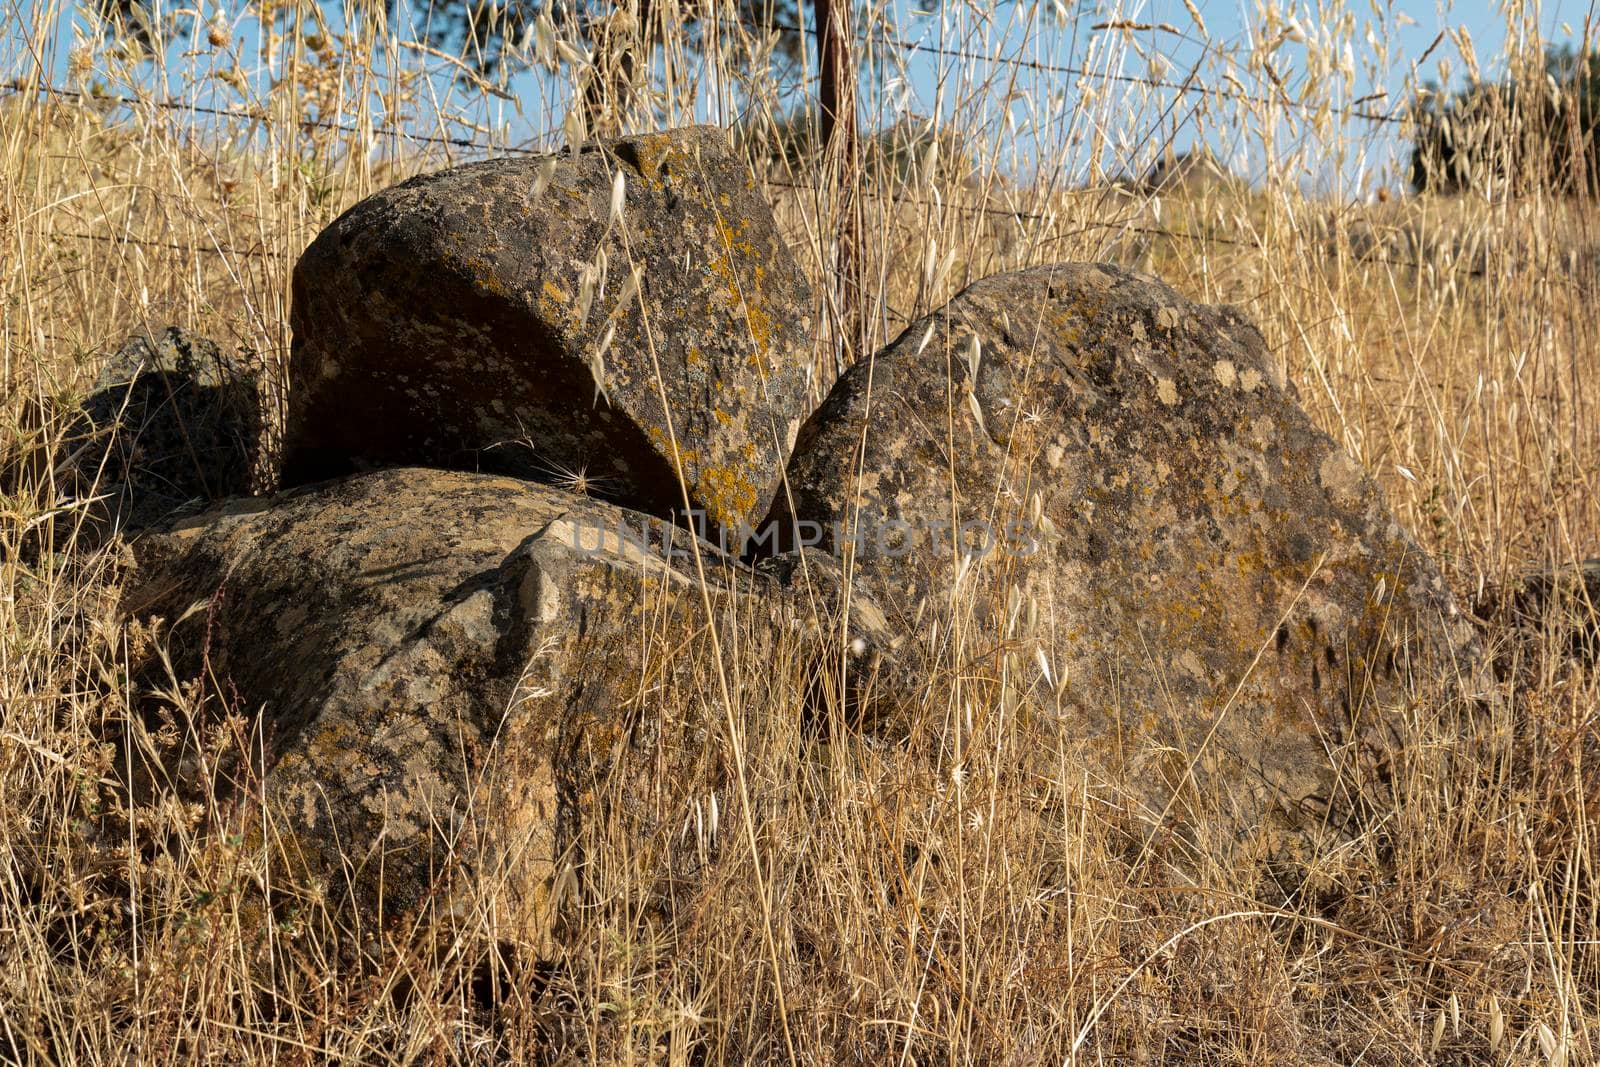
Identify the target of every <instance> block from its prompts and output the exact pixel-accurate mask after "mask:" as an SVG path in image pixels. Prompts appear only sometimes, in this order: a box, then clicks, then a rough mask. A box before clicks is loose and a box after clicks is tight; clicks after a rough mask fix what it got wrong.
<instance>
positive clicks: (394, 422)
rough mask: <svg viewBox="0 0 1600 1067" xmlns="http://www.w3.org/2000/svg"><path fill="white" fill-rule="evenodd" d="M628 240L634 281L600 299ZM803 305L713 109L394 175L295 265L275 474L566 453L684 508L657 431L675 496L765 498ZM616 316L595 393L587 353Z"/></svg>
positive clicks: (701, 503)
mask: <svg viewBox="0 0 1600 1067" xmlns="http://www.w3.org/2000/svg"><path fill="white" fill-rule="evenodd" d="M618 174H620V175H622V177H623V179H624V181H625V185H626V194H625V201H626V203H625V210H624V215H623V221H622V222H621V223H618V224H616V225H611V224H609V221H608V220H609V219H610V217H611V204H612V195H613V181H614V177H615V176H616V175H618ZM602 250H603V251H604V253H605V255H606V257H607V265H606V272H605V273H606V281H605V283H604V288H603V289H597V290H596V292H595V295H594V296H593V298H592V301H591V303H590V304H589V306H587V307H586V306H585V303H584V299H583V295H584V290H585V284H584V280H583V276H584V272H585V270H586V269H587V268H589V267H592V266H593V265H594V264H595V263H596V256H597V253H599V252H601V251H602ZM630 257H631V260H632V263H633V264H635V265H636V266H637V267H638V268H639V270H640V273H641V277H642V291H641V292H640V295H639V296H638V297H637V298H633V299H630V300H629V301H628V303H627V306H626V307H622V308H620V309H619V306H618V305H619V301H620V298H621V297H622V295H623V294H624V293H625V291H626V289H627V284H626V279H627V278H628V275H629V267H628V264H629V261H630ZM810 306H811V298H810V291H809V288H808V286H807V283H806V281H805V278H804V276H803V275H802V274H801V273H800V270H799V268H798V267H797V266H796V265H795V263H794V261H793V259H792V257H791V256H790V254H789V252H788V250H787V248H785V246H784V244H783V241H782V239H781V237H780V236H779V235H778V232H777V230H776V228H775V226H774V224H773V221H772V212H771V209H770V207H769V206H768V205H767V204H766V203H765V201H763V200H762V199H761V197H760V195H759V194H758V193H757V192H756V189H755V184H754V182H753V181H752V180H751V177H750V175H749V172H748V170H747V169H746V168H745V166H744V164H743V163H741V162H739V161H737V160H735V158H734V157H733V155H732V152H731V150H730V149H729V146H728V143H727V138H726V135H725V134H724V133H723V132H722V131H720V130H717V129H713V128H708V127H695V128H690V129H684V130H676V131H673V132H670V133H663V134H653V135H648V136H640V137H634V138H628V139H623V140H619V141H614V142H609V143H606V144H603V145H598V146H595V147H591V148H588V149H585V150H584V151H582V152H580V153H578V154H577V155H576V156H565V157H561V158H559V159H557V158H554V157H551V158H548V159H532V158H518V159H498V160H492V161H489V162H484V163H477V164H473V165H470V166H465V167H459V168H456V169H454V170H449V171H444V172H442V173H438V174H431V175H426V176H423V177H419V178H414V179H412V180H410V181H407V182H405V183H403V184H401V185H398V186H395V187H394V188H392V189H387V190H385V191H383V192H381V193H378V194H376V195H375V196H372V197H369V198H368V199H366V200H364V201H362V202H361V203H360V204H357V205H356V206H355V207H354V208H352V209H351V210H350V211H348V212H346V213H345V214H344V215H342V216H341V217H340V218H339V219H337V220H336V221H335V222H334V223H333V224H332V225H331V226H329V227H328V228H327V230H325V231H324V232H323V233H322V234H321V236H319V237H318V238H317V239H316V241H314V242H313V243H312V244H311V246H310V247H309V248H308V249H307V250H306V252H305V255H304V256H303V257H302V258H301V260H300V262H299V265H298V266H297V267H296V269H295V274H294V307H293V326H294V349H293V355H292V358H291V362H290V379H291V390H290V400H289V427H288V431H287V441H286V448H287V451H288V456H287V460H286V470H285V484H288V485H293V484H297V483H300V482H303V481H306V480H310V479H315V478H321V477H326V476H331V475H334V474H337V473H341V472H343V471H345V470H348V469H351V467H350V464H351V461H352V460H357V461H361V462H364V463H367V464H379V465H381V464H400V463H412V464H421V465H426V466H438V467H453V468H459V469H468V470H483V471H492V472H498V473H505V474H513V475H516V476H518V477H524V478H531V479H534V480H538V481H552V480H556V481H559V480H560V479H562V478H563V477H567V476H570V475H573V474H576V473H579V472H582V473H583V474H584V475H586V476H587V478H588V479H589V480H590V481H591V482H592V483H593V485H594V487H595V490H596V491H597V492H598V493H600V494H601V495H603V496H605V497H607V498H608V499H610V500H613V501H615V502H617V503H621V504H623V505H625V506H628V507H632V508H636V509H638V510H641V511H647V512H650V513H652V514H656V515H663V516H664V515H667V514H668V513H669V512H671V511H674V510H677V511H681V510H682V495H681V490H680V488H679V479H678V477H677V475H676V470H677V467H676V466H675V464H674V459H673V456H674V451H673V446H672V441H671V438H672V436H673V435H675V436H676V440H677V447H678V450H679V454H680V455H681V457H682V460H683V473H684V476H685V478H686V480H687V484H688V488H689V496H690V501H691V503H692V504H693V505H694V506H695V507H696V508H699V509H704V511H705V512H706V513H707V515H708V516H709V517H710V520H711V523H712V525H713V527H722V528H725V529H732V528H736V527H737V526H738V525H739V524H740V523H748V522H750V521H752V520H753V519H754V518H755V517H757V516H759V515H760V514H762V513H763V512H764V510H765V508H766V506H767V504H768V503H769V502H770V500H771V494H772V490H773V488H774V486H775V485H776V483H777V480H778V476H779V472H780V470H781V467H782V464H783V459H784V456H785V455H786V454H787V451H788V446H789V444H790V443H791V442H792V441H793V436H794V431H795V429H796V428H797V427H798V425H799V422H800V419H801V418H802V417H803V415H804V410H803V408H802V406H801V405H802V403H803V395H804V382H803V368H804V367H805V366H806V365H807V364H808V363H809V361H810V341H809V323H808V321H807V320H806V316H807V315H808V314H809V310H810ZM613 327H614V328H615V333H614V335H613V337H612V340H611V342H610V344H609V346H608V347H607V348H606V351H605V353H604V355H603V357H602V360H603V364H604V371H603V379H604V381H603V385H604V390H605V396H604V398H601V399H599V400H598V401H597V399H596V380H595V375H594V372H593V371H592V370H591V362H592V358H593V356H594V354H595V352H596V350H597V349H598V347H599V346H600V345H601V343H602V341H603V339H604V338H605V336H606V334H607V333H608V331H610V330H611V329H612V328H613ZM658 367H659V376H658V375H657V368H658ZM663 389H664V391H665V402H663V397H662V392H663ZM669 414H670V416H671V427H670V429H671V433H669V426H668V418H667V416H668V415H669Z"/></svg>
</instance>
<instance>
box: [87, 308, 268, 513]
mask: <svg viewBox="0 0 1600 1067" xmlns="http://www.w3.org/2000/svg"><path fill="white" fill-rule="evenodd" d="M261 434H262V419H261V404H260V397H259V388H258V384H257V376H256V373H255V370H254V368H252V367H251V366H250V365H249V364H248V363H247V362H246V361H245V360H244V359H243V358H241V357H240V356H239V355H237V354H235V353H233V352H229V351H226V350H224V349H223V348H222V347H220V346H219V345H218V344H217V343H216V342H214V341H212V340H210V339H208V338H205V337H202V336H200V335H198V334H194V333H191V332H189V331H188V330H185V329H183V328H182V327H179V326H168V327H167V328H166V329H164V330H160V331H155V330H140V331H137V332H135V333H134V334H133V335H131V336H130V337H129V338H128V340H127V341H126V342H125V343H124V344H123V345H122V347H121V348H120V349H118V350H117V351H116V353H114V354H113V355H112V357H111V358H110V359H109V360H108V361H107V362H106V365H105V366H104V367H103V368H102V369H101V372H100V376H99V377H98V379H96V381H95V386H94V391H93V392H92V393H91V394H90V395H89V397H88V399H87V400H85V401H84V404H83V408H82V411H81V413H80V414H79V416H78V418H77V420H76V422H75V423H74V424H73V427H72V430H71V432H69V434H68V437H67V440H66V442H65V447H64V449H63V454H62V456H61V460H60V462H59V463H58V464H57V470H58V471H60V472H61V473H62V474H63V476H65V477H66V479H67V480H68V482H69V483H70V484H69V486H68V489H69V491H70V492H71V493H72V494H73V495H75V496H76V497H78V498H79V499H82V500H84V501H87V502H88V504H87V506H88V508H89V511H90V517H91V518H92V519H93V520H95V521H94V525H95V527H96V528H97V530H99V531H109V530H111V529H120V530H122V531H124V532H133V531H137V530H140V529H143V528H145V527H149V526H152V525H155V524H156V523H158V522H160V521H161V520H163V519H166V518H169V517H170V516H172V515H173V514H175V513H179V512H182V511H184V510H186V509H187V510H200V509H201V508H204V507H205V506H207V505H209V504H212V503H214V502H216V501H219V500H223V499H226V498H228V497H232V496H240V495H243V494H245V493H248V492H249V491H250V489H251V487H252V483H253V480H254V473H255V463H256V459H257V454H258V452H259V450H260V446H261Z"/></svg>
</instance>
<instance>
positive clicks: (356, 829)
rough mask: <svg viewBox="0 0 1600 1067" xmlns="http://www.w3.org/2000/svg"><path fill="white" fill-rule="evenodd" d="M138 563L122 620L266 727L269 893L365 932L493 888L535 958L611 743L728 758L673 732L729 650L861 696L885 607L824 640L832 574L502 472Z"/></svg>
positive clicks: (208, 531) (328, 494)
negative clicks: (168, 627)
mask: <svg viewBox="0 0 1600 1067" xmlns="http://www.w3.org/2000/svg"><path fill="white" fill-rule="evenodd" d="M696 547H698V550H699V553H700V556H699V562H698V563H697V562H696V560H695V555H694V550H695V549H696ZM134 550H135V552H136V554H137V566H136V568H135V570H134V577H133V578H132V579H131V580H130V582H129V584H128V587H127V592H126V594H125V602H124V603H125V608H126V610H127V611H128V612H129V613H130V614H131V615H132V616H134V617H136V618H139V619H146V620H151V619H154V618H157V617H159V618H163V619H165V620H167V622H168V623H174V624H175V629H174V630H173V631H172V633H171V634H170V635H169V636H168V637H167V638H166V639H165V643H168V644H170V645H171V647H172V648H173V649H174V655H175V656H176V661H177V670H178V671H179V672H180V676H186V675H192V674H194V673H195V672H197V671H199V670H200V669H201V668H202V667H203V671H204V675H205V677H206V678H207V679H209V680H210V682H211V684H213V685H215V686H216V687H217V688H218V690H219V691H220V692H221V693H222V694H224V696H225V697H226V698H227V699H228V700H229V701H231V702H233V705H234V707H235V708H236V709H239V710H241V711H249V712H255V711H260V712H261V713H262V714H264V716H265V721H264V724H263V730H262V736H263V737H264V738H265V742H264V745H263V747H264V749H265V752H266V754H267V757H268V764H267V768H266V772H265V777H264V782H265V788H264V790H263V795H264V797H265V799H266V804H267V807H268V815H269V818H268V819H267V825H269V826H272V827H275V828H277V829H278V830H279V831H281V833H282V836H281V839H280V840H276V841H275V842H274V845H275V849H274V851H275V852H276V854H277V858H276V861H275V870H277V871H278V872H279V876H278V877H279V886H278V891H279V892H290V890H289V889H288V887H289V886H291V885H297V886H299V887H301V888H302V889H305V890H307V891H310V892H313V893H315V894H317V895H319V896H321V897H322V898H323V899H324V900H326V901H328V902H330V903H331V904H332V905H333V906H334V907H335V908H342V907H343V906H345V905H353V906H354V911H353V912H347V913H346V914H348V915H354V916H357V917H358V918H359V919H360V921H361V922H362V923H363V925H364V928H366V929H367V930H368V932H369V933H372V932H375V930H376V929H377V928H378V927H379V926H381V925H382V924H376V925H375V924H374V923H373V922H372V920H374V919H378V918H381V919H382V920H383V921H384V922H390V921H392V920H394V919H397V918H400V917H403V916H405V915H408V914H411V915H415V914H417V910H418V909H420V908H423V907H425V906H426V907H436V908H438V909H441V911H443V912H444V913H447V914H448V913H449V909H451V908H461V907H467V906H468V904H467V900H468V898H470V895H471V893H472V892H474V891H478V892H483V891H488V890H492V892H491V893H490V894H489V896H488V898H487V899H490V900H492V901H493V904H494V907H495V909H497V910H496V913H495V914H494V915H493V916H492V917H491V918H492V920H493V922H494V924H495V926H496V928H497V929H498V930H499V933H500V936H505V937H510V938H513V939H520V940H524V941H527V942H532V943H534V944H539V943H541V941H542V940H543V938H544V937H545V936H546V935H547V934H548V923H549V919H550V915H551V909H552V907H553V906H554V905H553V904H552V901H551V894H552V893H553V892H558V888H557V887H558V886H559V885H561V884H562V879H563V878H567V877H568V876H571V875H572V872H573V870H574V869H575V868H576V867H577V866H581V864H580V861H579V858H578V857H577V856H576V855H575V854H574V852H573V850H574V849H575V848H577V847H578V836H579V835H578V832H577V831H578V827H579V825H580V820H582V819H583V818H584V816H585V812H586V810H587V805H588V804H589V798H590V791H591V789H592V788H593V787H594V782H595V781H596V780H597V778H598V777H603V768H604V761H605V759H606V758H607V753H608V752H610V751H611V748H612V746H614V745H619V744H621V745H629V746H634V747H636V748H640V749H642V750H643V751H647V752H648V751H655V750H656V749H657V748H659V750H660V757H659V758H660V759H662V760H667V761H674V760H676V761H693V760H697V759H700V758H702V755H703V753H704V752H705V750H706V748H707V745H708V744H711V743H712V742H711V741H708V739H707V737H706V736H704V735H703V734H704V733H710V734H712V735H714V734H715V732H716V729H717V726H716V724H717V723H718V722H720V719H718V718H717V717H716V716H713V717H712V718H711V720H710V721H711V724H712V725H711V726H710V727H700V726H697V725H695V724H694V723H692V722H691V723H688V724H687V725H686V724H685V723H684V722H683V721H682V718H683V709H684V708H690V709H698V708H701V707H703V706H704V705H705V703H706V700H707V699H708V698H707V697H706V694H707V693H709V692H718V691H719V690H718V688H717V686H716V685H715V684H714V683H713V681H712V679H713V678H714V677H715V674H714V673H709V672H714V671H715V670H717V669H718V663H719V660H718V658H717V657H716V656H715V655H713V651H714V649H717V648H720V649H721V650H722V652H723V654H724V656H729V657H732V656H736V657H739V658H741V660H742V661H743V662H748V663H762V664H765V665H767V668H768V669H766V670H763V671H759V672H755V675H754V676H753V677H746V678H745V684H746V685H750V686H756V687H762V686H766V687H770V688H774V689H775V688H776V687H778V686H781V685H783V684H786V683H785V681H784V678H785V675H784V672H783V671H782V670H779V669H777V668H776V666H775V665H776V664H781V663H784V662H788V663H791V664H796V665H797V666H796V667H795V669H796V671H798V672H799V674H800V676H801V677H800V679H799V683H798V684H799V686H800V688H802V689H803V688H804V682H805V678H804V676H806V675H809V674H811V673H816V674H837V675H839V676H841V677H845V676H848V677H849V678H850V679H851V685H852V687H857V688H858V687H861V686H870V685H871V678H870V677H869V676H868V675H867V674H866V673H864V669H865V671H870V669H871V668H872V667H873V666H874V665H875V664H876V663H877V662H878V661H879V658H880V656H879V653H880V651H881V650H882V649H883V648H885V647H887V646H886V644H885V642H884V641H883V638H884V636H885V634H884V631H883V630H882V628H881V623H882V617H881V615H876V616H875V615H873V613H872V612H871V610H870V605H866V604H858V605H857V607H856V609H855V611H854V612H852V613H850V614H849V615H848V616H847V617H848V618H849V620H850V621H849V622H847V623H844V624H841V625H839V626H837V627H836V626H835V625H834V622H835V621H836V618H835V615H836V613H837V612H838V604H837V602H835V603H833V604H831V605H830V604H828V603H826V589H827V587H828V583H829V582H837V576H836V575H834V576H832V577H830V576H829V574H828V571H829V568H830V566H831V561H827V560H826V559H822V560H813V561H809V564H808V568H807V570H808V573H810V574H811V575H813V576H815V578H816V580H815V581H814V582H812V581H804V580H801V579H799V578H796V577H793V576H791V578H790V580H789V581H787V582H786V583H780V582H778V581H774V580H773V579H771V578H768V577H766V576H764V575H763V574H761V573H759V572H757V571H755V570H753V569H750V568H747V567H743V566H741V565H739V564H738V563H737V562H736V561H734V560H731V559H729V558H728V557H726V556H723V555H721V554H720V553H719V552H718V551H717V550H716V549H715V548H714V547H713V546H711V545H710V544H707V543H704V542H699V543H697V544H694V543H691V539H690V535H689V534H687V533H686V532H685V531H684V530H682V529H681V528H677V527H673V526H670V525H668V524H665V523H663V522H661V521H659V520H656V519H654V518H651V517H649V516H645V515H642V514H639V513H633V512H626V511H623V510H622V509H620V508H616V507H614V506H612V505H609V504H604V503H601V502H597V501H593V500H589V499H585V498H583V497H578V496H574V495H572V494H568V493H564V492H561V491H559V490H557V489H553V488H550V487H546V486H542V485H535V484H531V483H528V482H524V481H520V480H516V479H511V478H506V477H501V476H493V475H483V474H469V473H463V472H449V471H438V470H422V469H405V468H397V469H390V470H386V471H381V472H376V473H371V474H366V475H360V476H356V477H354V478H351V479H348V480H345V481H342V482H334V483H327V484H323V485H318V486H310V487H306V488H304V489H301V490H297V491H293V492H290V493H287V494H283V495H281V496H279V497H276V498H271V499H258V500H251V501H244V502H239V503H235V504H230V505H226V506H224V507H223V508H221V509H219V510H217V511H215V512H212V513H210V514H207V515H205V516H200V517H197V518H194V519H190V520H186V521H185V522H184V523H183V524H181V525H179V526H177V527H175V528H173V529H172V530H170V531H163V532H158V533H151V534H147V535H146V536H145V537H143V538H141V539H139V540H138V541H136V542H135V543H134ZM702 574H704V576H705V583H704V585H702V581H701V575H702ZM819 591H821V599H820V600H819V599H818V592H819ZM858 599H859V597H858ZM197 604H198V605H200V606H201V608H202V610H191V609H192V608H193V607H194V606H195V605H197ZM708 611H709V613H710V614H709V615H708ZM863 612H865V614H863ZM179 620H181V621H179ZM708 623H712V624H714V625H715V627H716V630H717V636H718V637H719V638H720V641H721V644H720V645H715V644H714V643H713V634H712V631H711V628H710V627H709V626H708V625H707V624H708ZM787 684H790V685H795V684H796V680H795V677H793V676H791V677H790V678H789V681H788V683H787ZM674 694H676V695H674ZM746 696H747V697H749V694H748V693H747V694H746ZM755 699H758V701H759V703H758V704H757V706H769V705H774V704H778V703H780V702H781V700H782V699H784V698H783V697H782V695H781V694H777V693H763V694H757V697H756V698H755ZM663 707H666V708H676V709H677V711H678V713H679V714H678V718H677V719H675V720H673V722H674V723H675V725H672V726H671V729H674V730H678V731H680V734H674V735H671V736H672V737H673V738H674V739H675V740H674V742H673V743H671V744H668V743H666V742H665V741H664V740H663V737H664V732H665V731H667V730H668V729H669V722H668V720H669V718H671V716H669V715H667V714H666V713H664V712H663V710H662V709H663ZM697 730H699V731H702V734H696V731H697ZM683 732H686V733H687V734H688V735H689V736H682V733H683ZM690 777H692V776H688V775H685V780H689V778H690ZM568 880H569V881H570V878H568Z"/></svg>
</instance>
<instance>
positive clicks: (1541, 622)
mask: <svg viewBox="0 0 1600 1067" xmlns="http://www.w3.org/2000/svg"><path fill="white" fill-rule="evenodd" d="M1473 607H1474V612H1475V614H1476V615H1477V616H1478V617H1479V618H1480V619H1483V620H1484V621H1485V622H1490V623H1495V624H1498V626H1499V627H1500V628H1501V629H1502V630H1503V631H1504V632H1506V633H1510V634H1514V635H1516V636H1517V637H1518V638H1519V639H1520V640H1519V641H1516V642H1511V643H1509V644H1508V645H1507V646H1506V647H1504V648H1502V649H1500V650H1498V651H1499V653H1500V655H1499V657H1498V659H1499V662H1498V663H1497V664H1496V666H1497V667H1498V668H1500V669H1501V672H1502V673H1503V674H1504V673H1506V672H1508V671H1511V670H1514V669H1515V668H1516V667H1517V665H1518V664H1517V663H1516V662H1514V661H1515V660H1516V658H1517V654H1518V653H1519V652H1522V653H1524V654H1525V653H1526V652H1527V651H1528V650H1530V649H1532V650H1537V651H1542V652H1550V653H1555V654H1556V655H1558V656H1562V657H1566V658H1570V659H1573V660H1576V661H1577V662H1579V663H1585V664H1593V663H1595V662H1600V559H1586V560H1584V561H1583V562H1581V563H1573V564H1567V565H1566V566H1562V567H1557V568H1554V569H1552V570H1546V571H1539V572H1537V573H1534V574H1528V575H1524V576H1523V577H1522V578H1521V579H1519V580H1518V581H1517V582H1515V583H1513V584H1512V586H1511V587H1510V588H1509V589H1507V588H1499V587H1496V586H1490V587H1489V588H1487V589H1485V590H1484V592H1483V595H1482V596H1481V597H1480V598H1479V599H1478V601H1477V602H1476V603H1475V604H1474V605H1473ZM1527 658H1528V659H1529V661H1530V662H1536V661H1537V660H1538V658H1539V657H1537V656H1534V657H1527ZM1525 665H1526V664H1525Z"/></svg>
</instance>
